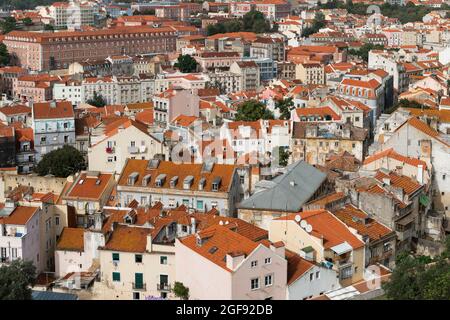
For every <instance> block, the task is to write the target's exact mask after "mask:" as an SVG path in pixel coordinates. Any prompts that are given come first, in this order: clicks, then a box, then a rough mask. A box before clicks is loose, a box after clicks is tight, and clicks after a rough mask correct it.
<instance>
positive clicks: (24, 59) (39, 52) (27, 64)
mask: <svg viewBox="0 0 450 320" xmlns="http://www.w3.org/2000/svg"><path fill="white" fill-rule="evenodd" d="M176 38H177V31H176V30H174V29H173V28H169V27H167V28H166V27H164V28H163V27H161V28H153V27H147V26H139V27H117V28H114V29H101V30H89V31H61V32H27V31H12V32H10V33H8V34H7V35H6V36H5V39H4V41H3V42H4V43H5V45H6V47H7V48H8V52H9V53H10V54H12V55H14V56H15V57H16V58H17V59H18V62H19V63H20V64H21V66H22V67H24V68H30V69H31V70H37V71H41V70H52V69H61V68H67V67H68V66H69V64H70V63H73V62H75V61H83V60H86V59H90V60H103V59H106V58H107V57H108V56H114V55H135V54H140V53H152V52H172V51H175V50H176Z"/></svg>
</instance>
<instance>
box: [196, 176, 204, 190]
mask: <svg viewBox="0 0 450 320" xmlns="http://www.w3.org/2000/svg"><path fill="white" fill-rule="evenodd" d="M205 184H206V179H205V178H201V179H200V181H199V182H198V190H203V189H204V188H205Z"/></svg>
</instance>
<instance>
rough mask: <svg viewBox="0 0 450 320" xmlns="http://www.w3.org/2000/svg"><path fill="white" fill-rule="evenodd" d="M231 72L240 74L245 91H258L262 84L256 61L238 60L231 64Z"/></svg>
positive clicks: (242, 87) (242, 88)
mask: <svg viewBox="0 0 450 320" xmlns="http://www.w3.org/2000/svg"><path fill="white" fill-rule="evenodd" d="M230 72H232V73H235V74H238V75H240V78H241V81H242V86H241V88H240V89H241V90H243V91H252V90H253V91H256V89H258V88H259V86H260V74H259V67H258V65H257V64H256V62H254V61H236V62H234V63H233V64H232V65H231V66H230Z"/></svg>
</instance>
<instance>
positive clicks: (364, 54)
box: [348, 43, 384, 62]
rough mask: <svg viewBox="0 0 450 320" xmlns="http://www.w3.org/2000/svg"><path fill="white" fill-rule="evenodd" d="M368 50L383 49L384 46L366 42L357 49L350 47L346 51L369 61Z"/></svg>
mask: <svg viewBox="0 0 450 320" xmlns="http://www.w3.org/2000/svg"><path fill="white" fill-rule="evenodd" d="M370 50H384V46H383V45H380V44H375V45H374V44H371V43H366V44H364V45H363V46H362V47H361V48H359V49H358V50H354V49H350V50H349V51H348V53H349V54H350V55H353V56H358V57H360V58H361V59H362V60H364V61H366V62H367V61H369V52H370Z"/></svg>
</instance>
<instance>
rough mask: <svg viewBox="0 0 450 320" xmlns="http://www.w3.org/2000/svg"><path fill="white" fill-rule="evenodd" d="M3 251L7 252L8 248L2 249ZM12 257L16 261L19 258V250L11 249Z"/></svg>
mask: <svg viewBox="0 0 450 320" xmlns="http://www.w3.org/2000/svg"><path fill="white" fill-rule="evenodd" d="M2 249H5V250H6V248H2ZM11 257H12V258H13V259H16V258H17V248H11Z"/></svg>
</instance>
